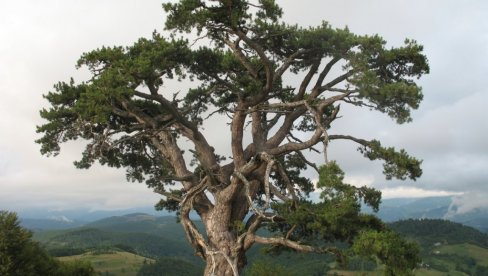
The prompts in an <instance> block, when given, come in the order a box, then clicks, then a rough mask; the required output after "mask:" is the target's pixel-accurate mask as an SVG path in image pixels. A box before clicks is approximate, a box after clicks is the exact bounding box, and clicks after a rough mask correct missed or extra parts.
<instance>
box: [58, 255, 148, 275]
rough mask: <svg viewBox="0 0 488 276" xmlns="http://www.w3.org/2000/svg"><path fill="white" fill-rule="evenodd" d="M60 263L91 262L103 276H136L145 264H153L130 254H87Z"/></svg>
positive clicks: (67, 257)
mask: <svg viewBox="0 0 488 276" xmlns="http://www.w3.org/2000/svg"><path fill="white" fill-rule="evenodd" d="M58 260H60V261H63V262H64V261H85V262H90V264H91V265H92V267H93V268H94V269H95V272H98V273H100V274H101V275H107V274H108V275H118V276H135V275H137V273H138V272H139V270H140V269H141V267H142V266H143V265H144V264H148V263H153V262H154V260H152V259H148V258H145V257H142V256H139V255H136V254H132V253H129V252H116V251H113V252H105V253H100V252H87V253H84V254H81V255H74V256H66V257H59V258H58Z"/></svg>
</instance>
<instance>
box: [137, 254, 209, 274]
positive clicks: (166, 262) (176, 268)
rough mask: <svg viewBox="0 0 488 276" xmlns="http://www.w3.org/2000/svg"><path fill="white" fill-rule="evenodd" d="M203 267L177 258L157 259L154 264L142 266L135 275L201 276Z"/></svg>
mask: <svg viewBox="0 0 488 276" xmlns="http://www.w3.org/2000/svg"><path fill="white" fill-rule="evenodd" d="M202 272H203V267H201V266H195V265H194V264H192V263H190V262H188V261H185V260H183V259H178V258H170V257H165V258H159V259H158V260H156V262H154V263H148V264H144V265H143V266H142V267H141V269H140V270H139V272H138V273H137V275H140V276H160V275H167V276H171V275H185V276H192V275H195V276H199V275H202Z"/></svg>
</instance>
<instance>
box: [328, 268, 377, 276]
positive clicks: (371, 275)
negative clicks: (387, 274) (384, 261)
mask: <svg viewBox="0 0 488 276" xmlns="http://www.w3.org/2000/svg"><path fill="white" fill-rule="evenodd" d="M327 275H339V276H382V275H384V274H383V271H364V272H363V271H345V270H337V269H334V270H331V271H329V272H327Z"/></svg>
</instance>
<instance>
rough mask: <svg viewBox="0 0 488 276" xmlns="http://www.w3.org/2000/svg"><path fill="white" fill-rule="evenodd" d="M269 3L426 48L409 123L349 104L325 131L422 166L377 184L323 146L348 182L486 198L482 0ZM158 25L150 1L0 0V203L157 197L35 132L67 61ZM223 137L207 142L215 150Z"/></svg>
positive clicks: (343, 149)
mask: <svg viewBox="0 0 488 276" xmlns="http://www.w3.org/2000/svg"><path fill="white" fill-rule="evenodd" d="M278 3H280V4H282V6H283V9H284V13H285V15H284V19H285V20H286V21H287V22H289V23H298V24H300V25H304V26H306V25H318V24H320V22H321V21H322V20H326V21H328V22H330V23H331V24H332V25H333V26H335V27H341V28H342V27H344V26H346V25H347V26H348V27H349V29H350V30H351V31H352V32H355V33H359V34H375V33H378V34H380V35H381V36H383V37H384V38H385V39H386V40H387V41H388V45H389V46H398V45H400V44H401V43H402V42H403V40H404V39H405V38H413V39H415V40H417V41H419V43H420V44H423V45H424V47H425V48H424V49H425V53H426V55H427V56H428V59H429V62H430V67H431V73H430V74H429V75H427V76H425V77H423V78H422V79H421V80H420V81H419V82H420V84H421V85H422V86H423V92H424V95H425V97H424V101H423V102H422V104H421V106H420V108H419V110H417V111H415V112H414V113H413V118H414V121H413V122H412V123H409V124H405V125H396V124H395V123H394V122H393V121H392V120H391V119H389V118H387V117H386V116H385V115H383V114H378V113H374V112H369V111H361V110H348V111H349V112H348V114H347V115H348V116H344V117H343V118H342V119H341V120H340V121H339V122H338V123H337V124H336V125H334V127H335V128H333V129H331V131H330V132H331V133H340V134H353V135H357V136H361V137H364V138H367V139H372V138H378V139H380V140H381V141H383V142H384V144H385V145H389V146H396V147H399V148H405V149H407V151H408V152H409V153H411V154H412V155H415V156H417V157H418V158H420V159H423V160H424V161H423V170H424V175H423V176H422V177H421V178H420V179H419V180H417V181H416V182H413V181H405V182H399V181H385V180H384V177H383V176H382V175H381V170H382V168H381V164H380V163H376V162H373V163H371V162H369V161H366V160H364V159H363V158H361V156H360V155H359V153H358V152H357V151H356V148H355V147H354V146H353V145H351V144H348V143H333V144H332V145H331V150H330V156H329V158H331V159H336V160H338V162H339V164H340V165H341V166H342V167H343V168H344V169H345V171H346V175H347V180H348V181H349V182H350V183H353V184H357V185H370V186H373V187H377V188H379V189H381V190H382V191H383V194H384V197H387V198H388V197H390V198H391V197H419V196H436V195H459V198H458V200H457V201H456V202H457V204H459V207H460V209H459V210H461V211H463V210H464V211H466V210H469V209H471V208H474V207H481V206H484V207H488V200H486V198H488V186H487V184H488V142H487V141H488V122H487V118H488V115H486V112H487V110H488V91H487V90H488V80H487V79H488V78H487V75H488V74H487V73H488V20H487V18H488V1H484V0H479V1H474V0H473V1H464V2H463V3H462V4H461V3H460V2H459V1H446V0H436V1H434V0H430V1H423V0H415V1H400V0H398V1H391V0H382V1H379V0H368V1H364V0H349V1H347V0H336V1H323V0H307V1H296V0H286V1H279V0H278ZM163 23H164V14H163V11H162V8H161V1H159V0H144V1H136V0H103V1H101V0H84V1H74V0H72V1H67V0H57V1H55V0H44V1H36V0H16V1H13V0H10V1H0V40H1V41H2V42H1V43H0V129H1V134H0V209H10V210H21V209H23V208H31V207H35V208H48V209H57V210H62V209H71V208H80V207H83V208H88V209H93V210H99V209H120V208H129V207H141V206H152V205H154V203H156V202H157V200H158V196H157V195H156V194H154V193H153V192H152V191H151V190H149V189H148V188H146V186H145V185H144V184H140V183H128V182H126V180H125V176H124V172H123V171H117V170H114V169H110V168H106V167H94V168H92V169H90V170H77V169H75V168H74V167H73V165H72V162H73V161H74V160H76V159H78V158H79V155H80V151H81V149H80V145H79V144H76V143H71V144H67V145H65V146H64V147H63V148H62V153H61V155H60V156H58V157H56V158H46V157H44V156H41V155H40V153H39V145H37V144H35V143H34V140H35V139H36V138H38V137H39V135H37V134H36V133H35V128H36V125H39V124H42V120H41V119H40V117H39V110H40V109H41V108H42V107H46V106H47V103H46V102H45V101H44V100H43V98H42V94H45V93H47V92H48V91H49V90H51V89H52V86H53V84H54V83H56V82H58V81H67V80H68V79H69V78H70V77H71V76H73V77H74V78H75V80H78V81H79V80H84V79H86V78H87V77H88V75H87V73H86V71H83V70H76V69H75V63H76V61H77V59H78V58H79V56H80V55H81V54H82V53H83V52H87V51H90V50H92V49H95V48H98V47H100V46H102V45H129V44H131V43H132V42H134V41H135V40H136V39H138V38H139V37H149V36H150V35H151V33H152V32H153V30H154V29H156V30H159V31H162V29H163ZM219 129H222V127H219ZM206 132H207V133H216V129H212V126H209V127H208V128H207V129H206ZM217 132H218V129H217ZM222 137H224V136H222V135H213V136H211V137H210V140H211V141H212V142H214V143H215V144H216V146H217V149H218V150H219V151H223V152H225V151H226V150H228V148H226V147H225V146H226V145H228V141H223V140H219V139H221V138H222Z"/></svg>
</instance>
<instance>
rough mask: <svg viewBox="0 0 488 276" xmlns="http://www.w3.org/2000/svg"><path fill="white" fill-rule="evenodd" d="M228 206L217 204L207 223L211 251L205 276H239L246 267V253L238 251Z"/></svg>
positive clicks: (207, 257) (207, 259) (208, 255)
mask: <svg viewBox="0 0 488 276" xmlns="http://www.w3.org/2000/svg"><path fill="white" fill-rule="evenodd" d="M226 205H227V204H219V203H217V204H215V207H214V209H213V210H212V211H211V213H210V215H209V216H208V217H207V219H206V221H205V228H206V231H207V237H208V246H209V250H208V251H207V254H206V255H207V256H206V261H207V265H206V267H205V274H204V275H205V276H210V275H215V276H221V275H222V276H224V275H225V276H227V275H229V276H237V275H239V270H240V269H241V268H242V267H244V265H245V263H246V260H245V252H244V251H243V250H242V249H238V246H237V243H236V240H237V237H236V233H235V232H234V229H233V225H232V222H231V211H232V210H231V208H229V206H226Z"/></svg>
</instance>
